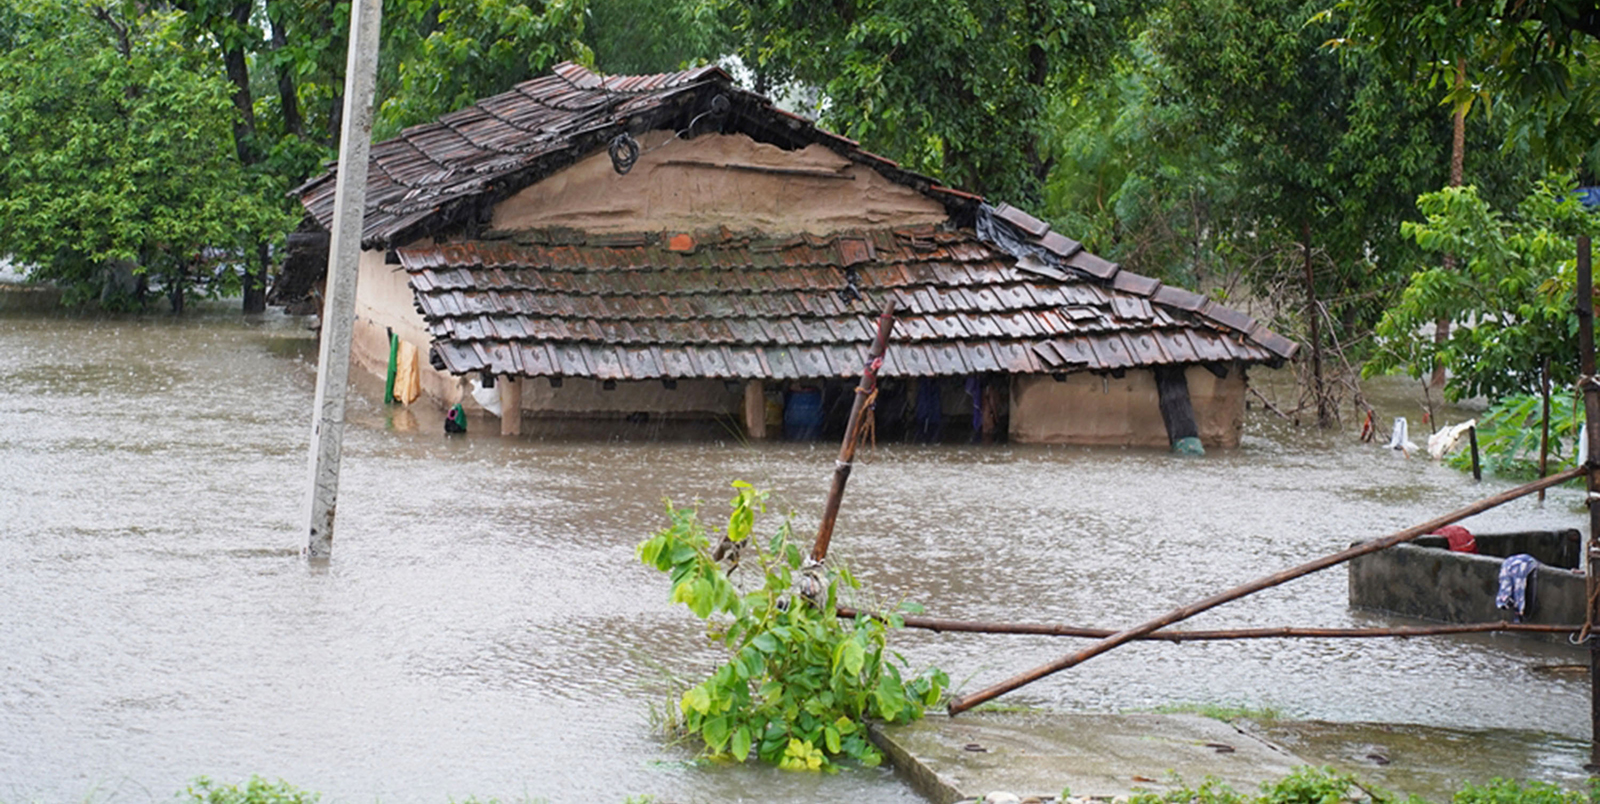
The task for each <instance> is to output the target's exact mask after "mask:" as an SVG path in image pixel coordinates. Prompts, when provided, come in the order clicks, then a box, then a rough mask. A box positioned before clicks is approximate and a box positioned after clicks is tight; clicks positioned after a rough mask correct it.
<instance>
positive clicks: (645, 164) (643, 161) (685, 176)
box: [491, 131, 948, 234]
mask: <svg viewBox="0 0 1600 804" xmlns="http://www.w3.org/2000/svg"><path fill="white" fill-rule="evenodd" d="M639 144H640V149H641V151H643V153H642V154H641V155H640V157H639V161H638V162H637V163H635V164H634V166H633V169H632V170H630V171H629V172H628V173H627V174H625V175H619V174H618V173H617V172H616V171H615V170H613V169H612V165H611V157H610V156H609V155H607V154H606V153H605V152H604V151H602V152H599V153H596V154H594V155H592V156H589V157H587V158H585V159H583V160H581V161H579V162H577V163H576V164H574V165H572V166H570V167H567V168H565V169H563V170H560V171H557V172H556V173H554V174H552V175H550V176H549V177H547V178H545V179H544V180H543V181H541V182H539V183H538V184H535V185H533V186H531V187H528V188H526V189H524V190H523V191H522V192H520V193H518V194H516V195H514V196H512V197H510V198H508V199H506V200H505V201H502V202H500V204H499V205H497V206H496V207H495V210H494V218H493V220H492V222H491V226H492V227H493V228H495V229H501V230H516V229H527V228H537V227H548V226H565V227H571V228H575V229H583V230H586V231H591V232H619V231H621V232H630V231H631V232H662V231H688V230H694V229H703V228H711V227H716V226H726V227H728V228H729V229H733V230H735V231H739V230H746V229H759V230H761V231H764V232H770V233H773V234H793V233H797V232H812V233H815V234H826V233H828V232H834V231H839V230H841V229H859V228H862V227H865V226H896V225H912V224H922V223H941V222H943V221H944V220H945V219H946V218H947V217H948V213H946V211H945V208H944V205H943V204H941V203H939V202H937V201H934V200H933V199H931V198H928V197H927V196H925V195H923V194H921V193H919V192H917V191H916V190H913V189H911V188H909V187H905V186H902V185H899V184H896V183H894V182H892V181H889V180H888V179H885V178H884V177H883V176H881V175H879V174H878V172H877V171H875V170H873V169H871V168H868V167H864V166H862V165H858V164H856V163H854V162H851V161H850V160H848V159H845V158H844V157H842V156H840V155H838V154H836V153H834V152H833V151H830V150H828V149H827V148H826V147H824V146H822V145H810V146H808V147H806V148H803V149H801V150H798V151H785V150H783V149H782V148H779V147H778V146H776V145H767V144H765V143H759V142H756V141H755V140H753V139H750V138H749V137H747V136H745V135H743V134H703V135H701V136H698V137H695V138H694V139H692V140H682V139H675V138H674V136H673V134H672V133H671V132H666V131H652V132H648V133H646V134H644V135H643V136H641V137H640V138H639ZM777 171H783V172H782V173H780V172H777Z"/></svg>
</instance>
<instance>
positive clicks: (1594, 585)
mask: <svg viewBox="0 0 1600 804" xmlns="http://www.w3.org/2000/svg"><path fill="white" fill-rule="evenodd" d="M1589 259H1590V256H1589V236H1588V235H1579V236H1578V287H1577V294H1578V311H1577V312H1578V376H1579V379H1578V387H1579V388H1580V389H1582V391H1583V413H1584V424H1583V431H1584V433H1583V434H1584V439H1585V440H1586V442H1587V443H1588V447H1589V449H1588V452H1589V455H1588V461H1587V462H1586V463H1585V464H1584V466H1583V467H1581V468H1584V469H1589V470H1590V472H1589V498H1588V503H1589V549H1588V555H1587V557H1586V559H1585V561H1584V567H1585V572H1586V573H1587V576H1588V577H1587V580H1586V584H1585V585H1586V587H1587V591H1588V593H1589V597H1588V600H1589V605H1588V607H1587V610H1586V611H1585V612H1584V626H1583V634H1584V635H1585V636H1587V637H1588V638H1589V724H1590V744H1589V765H1590V767H1591V768H1592V767H1594V766H1597V765H1600V640H1596V639H1595V638H1594V633H1593V631H1594V626H1595V623H1596V622H1597V621H1600V613H1597V612H1596V611H1595V608H1596V598H1597V597H1600V577H1597V575H1600V573H1597V572H1596V567H1595V559H1596V558H1600V505H1596V504H1595V503H1596V502H1597V501H1600V473H1596V472H1595V471H1593V470H1594V468H1595V467H1596V466H1597V465H1600V384H1597V383H1596V380H1595V376H1594V363H1595V361H1594V281H1593V274H1592V272H1591V266H1590V262H1589Z"/></svg>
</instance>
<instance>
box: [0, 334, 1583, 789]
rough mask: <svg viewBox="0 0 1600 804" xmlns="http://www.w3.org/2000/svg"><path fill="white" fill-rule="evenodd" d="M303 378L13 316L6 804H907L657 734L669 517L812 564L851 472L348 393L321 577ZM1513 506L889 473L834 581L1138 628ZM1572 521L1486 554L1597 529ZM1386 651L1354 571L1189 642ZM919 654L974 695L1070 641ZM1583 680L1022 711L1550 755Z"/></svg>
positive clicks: (1336, 670)
mask: <svg viewBox="0 0 1600 804" xmlns="http://www.w3.org/2000/svg"><path fill="white" fill-rule="evenodd" d="M314 359H315V348H314V340H313V338H312V336H311V335H310V333H309V332H307V331H306V329H305V326H304V322H303V321H300V320H298V319H291V318H286V317H282V316H276V315H269V316H267V317H264V318H255V319H248V320H246V319H241V318H240V317H239V316H237V315H236V314H233V313H230V312H227V311H225V310H221V309H212V310H203V311H201V312H200V313H199V314H197V315H194V316H192V317H189V318H186V319H182V320H172V319H168V318H161V317H148V318H75V317H54V316H41V315H12V316H7V317H0V535H3V538H0V679H3V680H0V801H7V802H20V801H33V800H38V801H66V800H71V801H83V800H88V801H97V802H98V801H155V800H166V799H168V798H169V797H170V796H171V795H172V793H173V792H175V791H177V790H179V789H181V788H182V787H183V786H184V784H185V783H186V780H188V779H190V778H192V777H195V776H199V775H209V776H212V777H214V778H218V779H222V780H227V781H238V780H240V779H243V778H246V777H248V776H249V775H250V774H261V775H263V776H267V777H269V778H278V777H281V778H284V779H286V780H289V781H290V782H292V783H294V784H297V785H300V786H302V787H306V788H309V789H313V790H318V791H321V792H323V793H324V794H325V800H329V801H337V802H353V801H374V800H377V801H391V802H392V801H432V802H443V801H446V800H449V799H452V798H453V799H456V800H460V799H463V798H467V797H469V796H477V797H479V798H481V799H486V798H488V797H491V796H493V797H499V798H501V799H502V800H522V799H534V800H537V799H543V800H549V801H557V802H559V801H613V802H620V801H622V800H623V799H625V798H627V797H628V796H642V795H654V796H656V797H657V798H658V800H671V801H735V800H746V801H816V800H824V799H827V800H845V801H849V800H854V801H891V802H892V801H916V800H918V799H917V797H916V796H915V794H914V793H912V792H911V791H910V790H909V789H908V788H906V787H905V786H904V785H903V784H902V783H901V782H900V781H899V780H898V779H897V778H896V777H895V776H894V774H893V773H892V772H889V771H885V770H870V771H869V770H855V771H848V772H845V773H841V774H838V775H836V776H818V775H811V774H793V773H781V772H777V771H773V770H768V769H764V768H756V767H739V766H728V765H721V764H707V763H701V762H696V761H695V760H694V752H693V750H692V749H690V748H686V747H683V746H675V745H671V744H668V743H667V742H665V741H664V740H663V739H662V737H661V736H660V734H659V731H658V730H657V729H656V728H655V727H654V726H653V722H654V721H653V717H652V714H651V712H652V709H653V708H659V707H660V706H661V705H662V704H663V703H664V702H668V701H670V696H671V694H672V691H673V690H674V689H678V688H680V687H679V683H680V682H678V681H677V679H682V678H687V677H691V676H692V675H693V674H694V673H696V672H698V671H699V670H701V669H703V668H704V667H706V666H707V664H708V662H710V661H711V660H712V659H713V658H714V654H713V653H711V652H710V651H708V650H707V649H705V648H704V647H703V646H701V644H700V642H699V631H698V629H697V628H696V621H695V620H693V619H692V618H691V617H690V616H688V615H687V613H686V612H684V611H682V610H681V609H674V608H673V607H671V606H669V605H668V604H667V590H666V582H665V579H664V578H663V577H661V576H659V575H658V574H657V573H654V572H652V571H648V570H646V569H645V568H643V567H642V566H640V565H639V563H638V562H637V561H636V560H635V558H634V546H635V545H636V544H637V543H638V542H639V541H640V540H641V539H642V538H644V537H645V535H646V534H648V533H649V532H650V531H651V530H652V529H654V528H657V527H659V526H660V525H661V524H662V522H663V516H662V510H663V509H662V500H663V498H671V499H673V500H676V501H689V500H693V499H696V498H700V499H704V500H707V501H708V502H707V506H708V509H709V511H710V513H711V515H712V516H713V517H715V516H717V515H721V514H722V513H723V512H724V511H725V508H723V505H724V501H725V499H726V498H727V497H728V496H729V495H728V482H729V481H731V480H735V479H744V480H748V481H751V482H753V483H755V484H757V485H758V486H759V487H761V488H765V489H770V490H771V491H772V492H773V499H774V500H775V501H778V502H779V503H780V504H781V506H783V507H784V508H787V509H792V510H794V511H795V512H796V519H797V528H798V529H799V531H800V532H802V533H805V532H808V531H809V530H810V529H812V528H813V527H814V526H815V517H816V514H817V512H818V511H819V509H820V508H821V501H822V498H823V495H824V493H825V491H826V488H827V485H828V479H829V476H830V473H831V471H832V469H833V460H834V455H835V452H836V451H837V447H836V446H835V445H833V444H823V443H818V444H791V443H771V444H758V445H751V444H746V443H741V442H740V441H739V440H738V439H737V438H734V437H732V436H731V434H729V433H727V432H721V433H720V434H719V431H718V430H716V429H715V428H713V429H711V430H709V431H708V432H709V435H708V436H706V437H703V438H700V439H691V440H684V439H673V440H664V439H659V438H652V437H651V436H652V435H653V434H659V433H654V432H653V431H652V429H651V426H650V425H629V426H623V427H620V428H618V429H613V430H611V431H609V434H602V435H596V434H595V433H594V432H589V433H580V434H573V433H566V434H554V433H550V432H548V431H547V430H546V428H545V427H543V426H539V425H535V424H534V423H532V422H530V423H529V426H528V428H527V429H528V430H529V431H530V434H529V435H525V436H524V437H522V438H520V439H502V438H500V437H499V436H498V435H497V434H496V433H497V432H498V428H497V427H495V426H494V423H493V422H483V423H479V422H474V423H473V428H472V432H470V433H469V434H468V435H466V436H465V437H454V438H446V437H445V436H444V435H443V434H442V432H441V427H440V422H441V418H440V415H439V414H438V412H435V411H428V410H422V411H417V412H415V413H413V412H409V411H404V410H398V411H392V410H386V409H385V408H384V407H383V406H382V405H381V404H380V403H379V402H378V400H377V399H376V396H377V394H376V387H375V385H374V384H372V383H371V382H363V383H361V384H360V386H359V388H358V391H359V393H358V394H357V395H355V396H354V397H352V400H351V403H350V419H351V421H352V422H353V426H352V427H351V428H350V429H349V431H348V435H347V438H346V442H345V460H344V475H343V480H342V485H341V494H340V498H339V508H338V511H339V516H338V527H337V531H336V540H335V546H334V560H333V562H332V564H331V566H330V567H328V568H327V569H314V568H311V567H308V566H307V564H306V563H305V562H304V561H303V560H302V559H301V558H300V557H299V549H300V547H301V545H302V538H301V536H300V533H301V530H302V525H301V523H299V522H298V521H297V517H298V515H299V510H300V505H301V496H302V494H303V492H304V484H305V480H306V445H307V440H308V438H309V433H310V427H309V423H308V416H309V413H310V411H311V395H312V387H313V381H314V376H315V367H314V365H313V361H314ZM1257 376H1258V381H1260V382H1262V383H1266V384H1272V383H1281V382H1283V380H1282V378H1273V377H1272V376H1270V373H1267V372H1257ZM1415 387H1416V386H1415V385H1414V384H1411V383H1407V382H1401V381H1392V382H1380V383H1375V384H1373V386H1372V388H1370V389H1369V390H1370V391H1371V392H1372V393H1373V394H1374V396H1375V397H1376V402H1377V403H1378V407H1379V411H1380V413H1381V414H1382V415H1383V418H1381V419H1380V421H1382V422H1384V425H1383V427H1382V429H1383V430H1384V431H1385V432H1387V429H1388V428H1387V422H1388V421H1390V420H1391V419H1390V418H1389V417H1392V416H1394V415H1409V416H1411V417H1412V437H1413V439H1415V440H1418V441H1421V440H1424V439H1422V438H1420V437H1419V436H1418V432H1419V431H1424V432H1425V430H1426V428H1425V426H1423V425H1421V424H1420V423H1419V421H1420V420H1419V415H1418V414H1419V411H1420V408H1419V407H1418V405H1417V403H1416V399H1415V397H1416V394H1415ZM1447 418H1449V420H1451V421H1454V420H1456V419H1458V418H1460V414H1455V413H1452V414H1450V415H1449V416H1448V417H1447ZM1510 485H1511V483H1509V482H1507V481H1501V480H1493V479H1491V480H1486V481H1485V482H1484V483H1483V484H1482V485H1474V484H1473V482H1472V481H1471V479H1470V477H1467V476H1464V475H1463V474H1461V473H1458V472H1456V471H1454V470H1451V469H1448V468H1444V467H1441V466H1438V465H1435V464H1433V463H1430V462H1429V461H1427V460H1419V459H1416V458H1412V459H1406V458H1404V457H1402V456H1400V455H1398V454H1395V453H1392V452H1389V451H1386V450H1382V449H1379V448H1376V447H1372V446H1368V445H1362V444H1359V443H1358V442H1357V441H1356V439H1355V438H1354V436H1353V435H1352V434H1351V433H1349V432H1344V433H1325V432H1318V431H1315V430H1313V429H1309V428H1295V427H1292V426H1289V425H1287V424H1285V423H1283V422H1281V421H1279V420H1277V419H1276V418H1274V417H1272V416H1271V415H1269V414H1265V413H1263V412H1261V411H1259V410H1256V411H1252V412H1251V413H1250V415H1249V418H1248V423H1247V426H1246V436H1245V441H1244V445H1243V446H1242V448H1240V449H1238V450H1235V451H1231V452H1214V453H1213V454H1211V455H1208V456H1206V457H1205V458H1203V459H1198V460H1196V459H1184V458H1179V457H1174V456H1172V455H1169V454H1167V453H1165V452H1163V451H1158V450H1131V449H1084V448H1060V447H1056V448H1050V447H1036V446H1020V445H999V446H987V447H985V446H967V445H907V444H892V445H890V444H880V445H878V446H877V448H876V449H873V450H868V451H866V452H865V453H864V454H863V456H862V457H861V459H860V460H859V461H858V464H857V467H856V470H855V473H854V475H853V476H852V477H851V485H850V490H849V494H848V495H847V496H846V499H845V503H844V508H843V513H842V514H841V517H840V521H839V527H838V530H837V532H836V534H835V537H834V542H833V544H834V555H835V557H837V558H839V559H841V560H843V561H846V562H848V563H849V566H850V567H851V568H852V569H853V570H854V572H855V573H856V574H857V575H858V576H859V577H860V578H862V579H863V581H864V582H865V583H866V584H867V586H868V587H869V588H870V590H871V591H872V593H873V594H874V595H875V596H876V597H877V598H878V599H881V600H887V601H900V600H909V601H915V602H917V603H920V604H922V605H923V606H925V607H926V609H927V611H928V613H929V614H933V615H939V616H947V617H959V618H987V619H1011V620H1027V621H1039V622H1062V623H1069V624H1075V625H1088V626H1103V627H1112V626H1123V625H1128V624H1132V623H1134V622H1137V621H1139V620H1142V619H1145V618H1147V617H1149V616H1152V615H1155V614H1158V613H1161V612H1162V611H1164V610H1166V609H1168V608H1171V607H1175V606H1177V605H1181V604H1183V603H1186V602H1192V601H1194V600H1196V599H1199V598H1201V597H1205V596H1207V595H1209V594H1211V593H1213V592H1215V591H1218V590H1219V589H1221V588H1224V587H1228V586H1232V585H1235V584H1237V583H1239V582H1242V581H1245V580H1249V579H1252V578H1254V577H1257V576H1260V575H1263V574H1266V573H1269V572H1272V571H1276V570H1279V569H1283V568H1285V567H1288V566H1291V565H1294V564H1297V563H1300V562H1302V561H1304V560H1307V559H1309V558H1312V557H1315V556H1317V555H1320V554H1323V553H1326V552H1330V551H1333V550H1336V549H1339V548H1341V547H1343V546H1345V545H1346V544H1348V543H1349V542H1351V541H1352V540H1356V539H1362V538H1369V537H1373V536H1378V535H1383V534H1385V533H1388V532H1391V531H1394V530H1397V529H1399V528H1402V527H1405V526H1408V525H1411V524H1415V523H1417V522H1421V521H1424V520H1426V519H1429V518H1431V517H1432V516H1434V515H1436V514H1439V513H1442V512H1445V511H1448V510H1451V509H1454V508H1457V507H1460V506H1461V505H1463V504H1465V503H1467V502H1470V501H1472V500H1475V499H1478V498H1480V497H1483V496H1487V495H1488V494H1490V493H1492V492H1494V491H1498V490H1500V489H1503V488H1506V487H1508V486H1510ZM1581 497H1582V495H1581V492H1580V491H1578V490H1576V489H1558V490H1556V491H1554V492H1553V493H1552V494H1551V497H1550V500H1549V501H1548V502H1547V503H1546V504H1545V505H1544V506H1543V507H1542V508H1541V507H1539V506H1538V505H1537V504H1535V503H1534V502H1533V501H1532V500H1524V501H1520V502H1517V503H1514V504H1511V505H1509V506H1506V507H1504V508H1502V509H1500V510H1498V511H1495V512H1491V513H1489V514H1485V515H1482V516H1479V517H1476V518H1475V519H1473V520H1469V521H1468V522H1467V523H1465V524H1467V525H1468V527H1470V528H1472V529H1474V530H1485V531H1487V530H1496V529H1510V528H1530V527H1578V528H1582V527H1583V525H1584V520H1585V517H1584V515H1583V513H1582V508H1581ZM1388 622H1395V621H1392V620H1389V619H1386V618H1382V617H1378V616H1374V615H1369V614H1363V613H1359V612H1354V611H1351V610H1350V609H1349V608H1348V607H1347V606H1346V604H1345V575H1344V572H1343V571H1342V570H1339V569H1335V570H1332V571H1329V572H1325V573H1322V574H1320V575H1317V576H1313V577H1311V578H1307V579H1304V580H1300V581H1296V582H1293V583H1291V584H1288V585H1285V586H1282V587H1279V588H1277V589H1274V590H1271V591H1268V592H1266V593H1263V594H1260V595H1257V596H1256V597H1253V598H1250V599H1247V600H1245V601H1241V602H1239V603H1236V604H1232V605H1230V606H1227V607H1224V608H1222V609H1218V610H1216V611H1213V612H1210V613H1208V614H1205V615H1202V616H1201V617H1199V618H1197V619H1195V620H1194V621H1193V622H1192V627H1221V626H1246V625H1303V626H1330V627H1339V626H1353V625H1374V624H1383V623H1388ZM897 639H898V644H899V645H900V649H901V650H902V651H903V653H904V654H905V655H906V657H907V658H908V660H909V661H910V662H911V663H912V664H913V665H915V666H918V667H921V666H924V665H927V664H937V665H939V666H941V667H943V668H944V669H945V670H947V671H948V672H949V674H950V676H951V677H952V679H954V680H955V682H956V683H957V684H958V686H959V689H960V690H963V691H973V690H976V689H979V688H981V687H983V686H986V685H988V684H990V683H993V682H995V681H997V680H999V679H1001V678H1004V677H1006V676H1009V675H1011V674H1013V673H1016V672H1019V671H1021V670H1024V669H1027V668H1029V667H1032V666H1034V665H1037V664H1041V663H1043V662H1046V661H1049V660H1051V659H1053V658H1055V657H1057V656H1059V655H1061V654H1062V653H1064V652H1066V651H1067V650H1068V649H1069V648H1070V647H1072V646H1073V645H1075V644H1081V643H1073V642H1068V641H1063V640H1060V639H1051V638H1044V637H983V636H973V635H937V634H929V633H909V632H908V633H904V634H901V635H897ZM1577 656H1579V654H1578V653H1577V652H1576V651H1574V650H1572V649H1570V648H1565V647H1561V646H1558V645H1553V644H1549V643H1545V642H1539V641H1534V640H1528V639H1521V638H1515V637H1506V636H1498V637H1496V636H1481V637H1440V638H1421V639H1411V640H1403V641H1402V640H1346V641H1287V640H1260V641H1251V642H1232V643H1205V644H1193V645H1178V646H1173V645H1154V644H1148V645H1134V646H1129V647H1126V648H1123V649H1121V650H1118V651H1114V652H1112V653H1109V654H1107V655H1105V656H1102V657H1100V658H1097V659H1094V660H1093V661H1090V662H1088V663H1086V664H1084V665H1083V666H1081V667H1079V668H1075V669H1073V670H1070V671H1067V672H1064V673H1061V674H1058V675H1057V676H1054V677H1051V678H1049V679H1047V680H1045V681H1043V682H1040V683H1037V684H1034V685H1032V686H1029V687H1025V688H1023V689H1022V690H1020V691H1018V692H1016V693H1014V694H1012V695H1010V696H1007V697H1006V698H1004V699H1002V702H1003V703H1006V704H1015V705H1024V706H1040V707H1051V708H1059V709H1072V710H1089V711H1121V710H1130V709H1146V708H1152V707H1158V706H1163V705H1173V704H1195V703H1216V704H1226V705H1231V706H1244V707H1251V708H1256V709H1274V710H1277V711H1278V712H1280V713H1282V714H1284V715H1286V716H1292V717H1305V718H1315V719H1320V720H1330V721H1345V722H1356V721H1384V722H1391V723H1410V724H1422V725H1427V726H1436V727H1447V728H1453V729H1491V728H1492V729H1520V730H1530V729H1531V730H1538V731H1542V732H1545V733H1547V734H1548V736H1549V739H1550V740H1552V741H1565V742H1563V743H1562V744H1563V745H1565V744H1568V743H1570V742H1571V741H1573V740H1586V739H1587V738H1588V736H1589V729H1588V722H1587V709H1588V702H1587V684H1586V681H1585V679H1583V678H1582V677H1581V676H1580V675H1576V674H1571V673H1560V672H1550V671H1549V670H1548V668H1549V667H1551V666H1555V665H1562V664H1570V663H1572V662H1574V661H1579V660H1580V659H1578V658H1575V657H1577ZM1519 739H1520V738H1519ZM1528 739H1543V738H1532V737H1529V738H1528Z"/></svg>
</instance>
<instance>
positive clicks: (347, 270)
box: [302, 0, 383, 562]
mask: <svg viewBox="0 0 1600 804" xmlns="http://www.w3.org/2000/svg"><path fill="white" fill-rule="evenodd" d="M382 16H383V0H356V2H354V3H351V4H350V47H349V52H348V54H347V58H346V60H345V69H344V126H343V131H342V132H341V133H340V136H339V166H338V168H337V170H338V178H337V179H336V180H335V181H336V184H335V189H334V196H333V246H332V249H331V252H330V254H329V257H330V259H329V262H328V287H327V296H326V299H325V301H324V302H323V307H322V345H321V347H320V348H319V351H318V355H317V392H316V399H315V402H313V404H312V410H313V412H312V420H311V456H310V472H309V474H310V483H309V484H308V485H309V486H310V489H309V492H308V493H307V495H306V500H307V503H306V508H305V518H304V519H303V520H302V521H304V522H305V523H306V528H307V531H308V533H309V539H308V541H307V543H306V558H308V559H310V560H311V561H314V562H322V561H327V560H328V559H329V558H330V557H331V556H332V554H333V516H334V510H335V509H336V507H337V504H338V497H339V459H340V455H341V452H342V450H343V448H344V424H345V422H344V398H345V386H346V385H348V384H349V381H350V341H351V340H352V338H354V335H355V318H356V278H357V276H358V275H359V274H360V265H361V230H362V222H363V220H364V219H365V217H366V214H365V213H366V208H367V154H368V152H369V151H370V150H371V146H372V97H373V93H374V90H375V88H376V86H377V75H378V29H379V23H380V21H381V18H382Z"/></svg>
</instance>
